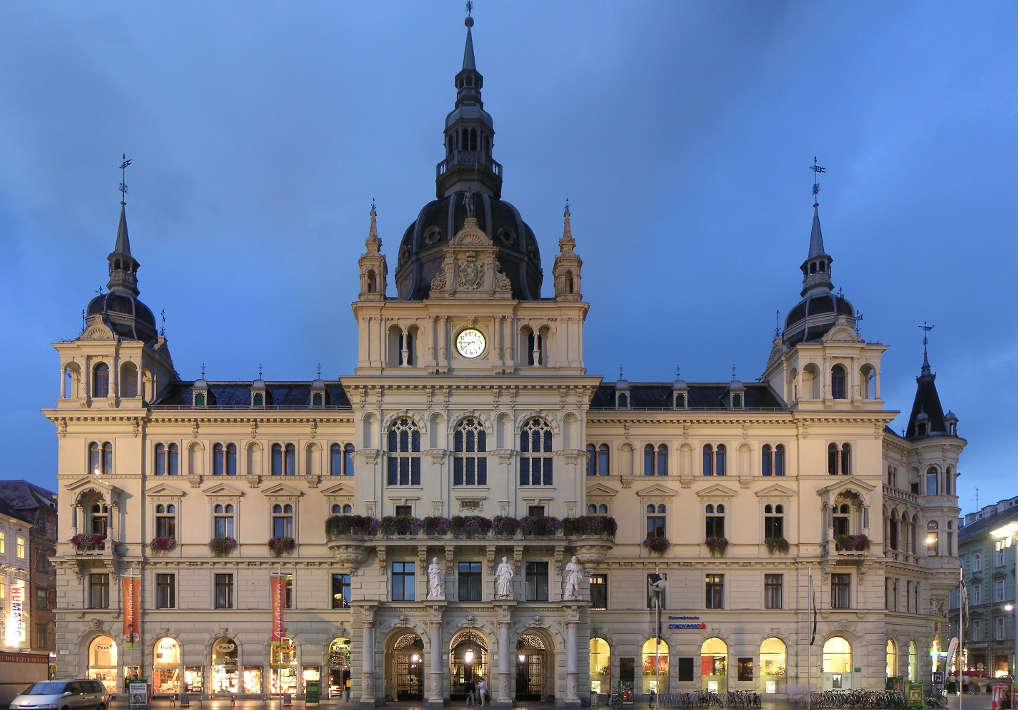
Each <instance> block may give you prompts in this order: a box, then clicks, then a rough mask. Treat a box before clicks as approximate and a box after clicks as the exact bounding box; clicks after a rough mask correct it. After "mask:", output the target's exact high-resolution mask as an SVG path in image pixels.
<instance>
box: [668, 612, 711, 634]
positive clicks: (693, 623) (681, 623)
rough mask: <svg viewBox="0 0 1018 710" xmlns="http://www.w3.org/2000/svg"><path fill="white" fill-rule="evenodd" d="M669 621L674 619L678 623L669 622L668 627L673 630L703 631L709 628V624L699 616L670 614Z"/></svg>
mask: <svg viewBox="0 0 1018 710" xmlns="http://www.w3.org/2000/svg"><path fill="white" fill-rule="evenodd" d="M668 621H674V622H678V623H674V624H668V628H669V629H671V630H673V631H702V630H703V629H706V628H707V624H705V623H703V622H702V621H700V617H699V616H685V615H683V616H672V615H669V616H668Z"/></svg>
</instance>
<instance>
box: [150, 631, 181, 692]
mask: <svg viewBox="0 0 1018 710" xmlns="http://www.w3.org/2000/svg"><path fill="white" fill-rule="evenodd" d="M180 673H181V668H180V644H179V643H177V641H176V640H175V639H172V638H169V637H168V636H167V637H165V638H161V639H159V640H158V641H156V645H155V649H154V651H153V653H152V693H153V694H156V695H170V694H173V693H179V692H180Z"/></svg>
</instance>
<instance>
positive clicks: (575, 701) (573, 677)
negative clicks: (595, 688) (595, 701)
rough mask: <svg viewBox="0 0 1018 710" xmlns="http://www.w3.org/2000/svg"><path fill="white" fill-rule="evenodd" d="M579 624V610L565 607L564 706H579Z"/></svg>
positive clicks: (573, 605)
mask: <svg viewBox="0 0 1018 710" xmlns="http://www.w3.org/2000/svg"><path fill="white" fill-rule="evenodd" d="M579 623H580V610H579V607H578V606H577V605H575V604H569V605H567V606H566V700H565V702H566V705H579V704H580V696H579V695H578V694H577V688H578V684H579V671H578V670H577V668H578V663H577V653H576V626H577V625H578V624H579Z"/></svg>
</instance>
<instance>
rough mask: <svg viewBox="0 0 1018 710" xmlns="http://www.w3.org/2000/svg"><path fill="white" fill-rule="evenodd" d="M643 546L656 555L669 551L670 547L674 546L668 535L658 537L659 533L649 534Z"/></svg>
mask: <svg viewBox="0 0 1018 710" xmlns="http://www.w3.org/2000/svg"><path fill="white" fill-rule="evenodd" d="M643 546H644V547H646V548H647V549H648V550H650V551H651V552H653V553H654V554H655V555H663V554H664V553H665V552H667V551H668V548H669V547H671V546H672V543H670V542H669V541H668V538H666V537H658V536H657V535H649V536H648V537H647V538H646V539H645V540H644V541H643Z"/></svg>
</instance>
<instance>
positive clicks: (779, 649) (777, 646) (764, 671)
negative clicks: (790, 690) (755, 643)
mask: <svg viewBox="0 0 1018 710" xmlns="http://www.w3.org/2000/svg"><path fill="white" fill-rule="evenodd" d="M786 663H787V649H786V648H785V642H784V641H782V640H781V639H779V638H774V637H773V636H772V637H771V638H769V639H764V641H763V643H761V644H760V680H761V682H762V684H763V692H765V693H784V692H785V676H786V673H785V665H786Z"/></svg>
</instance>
